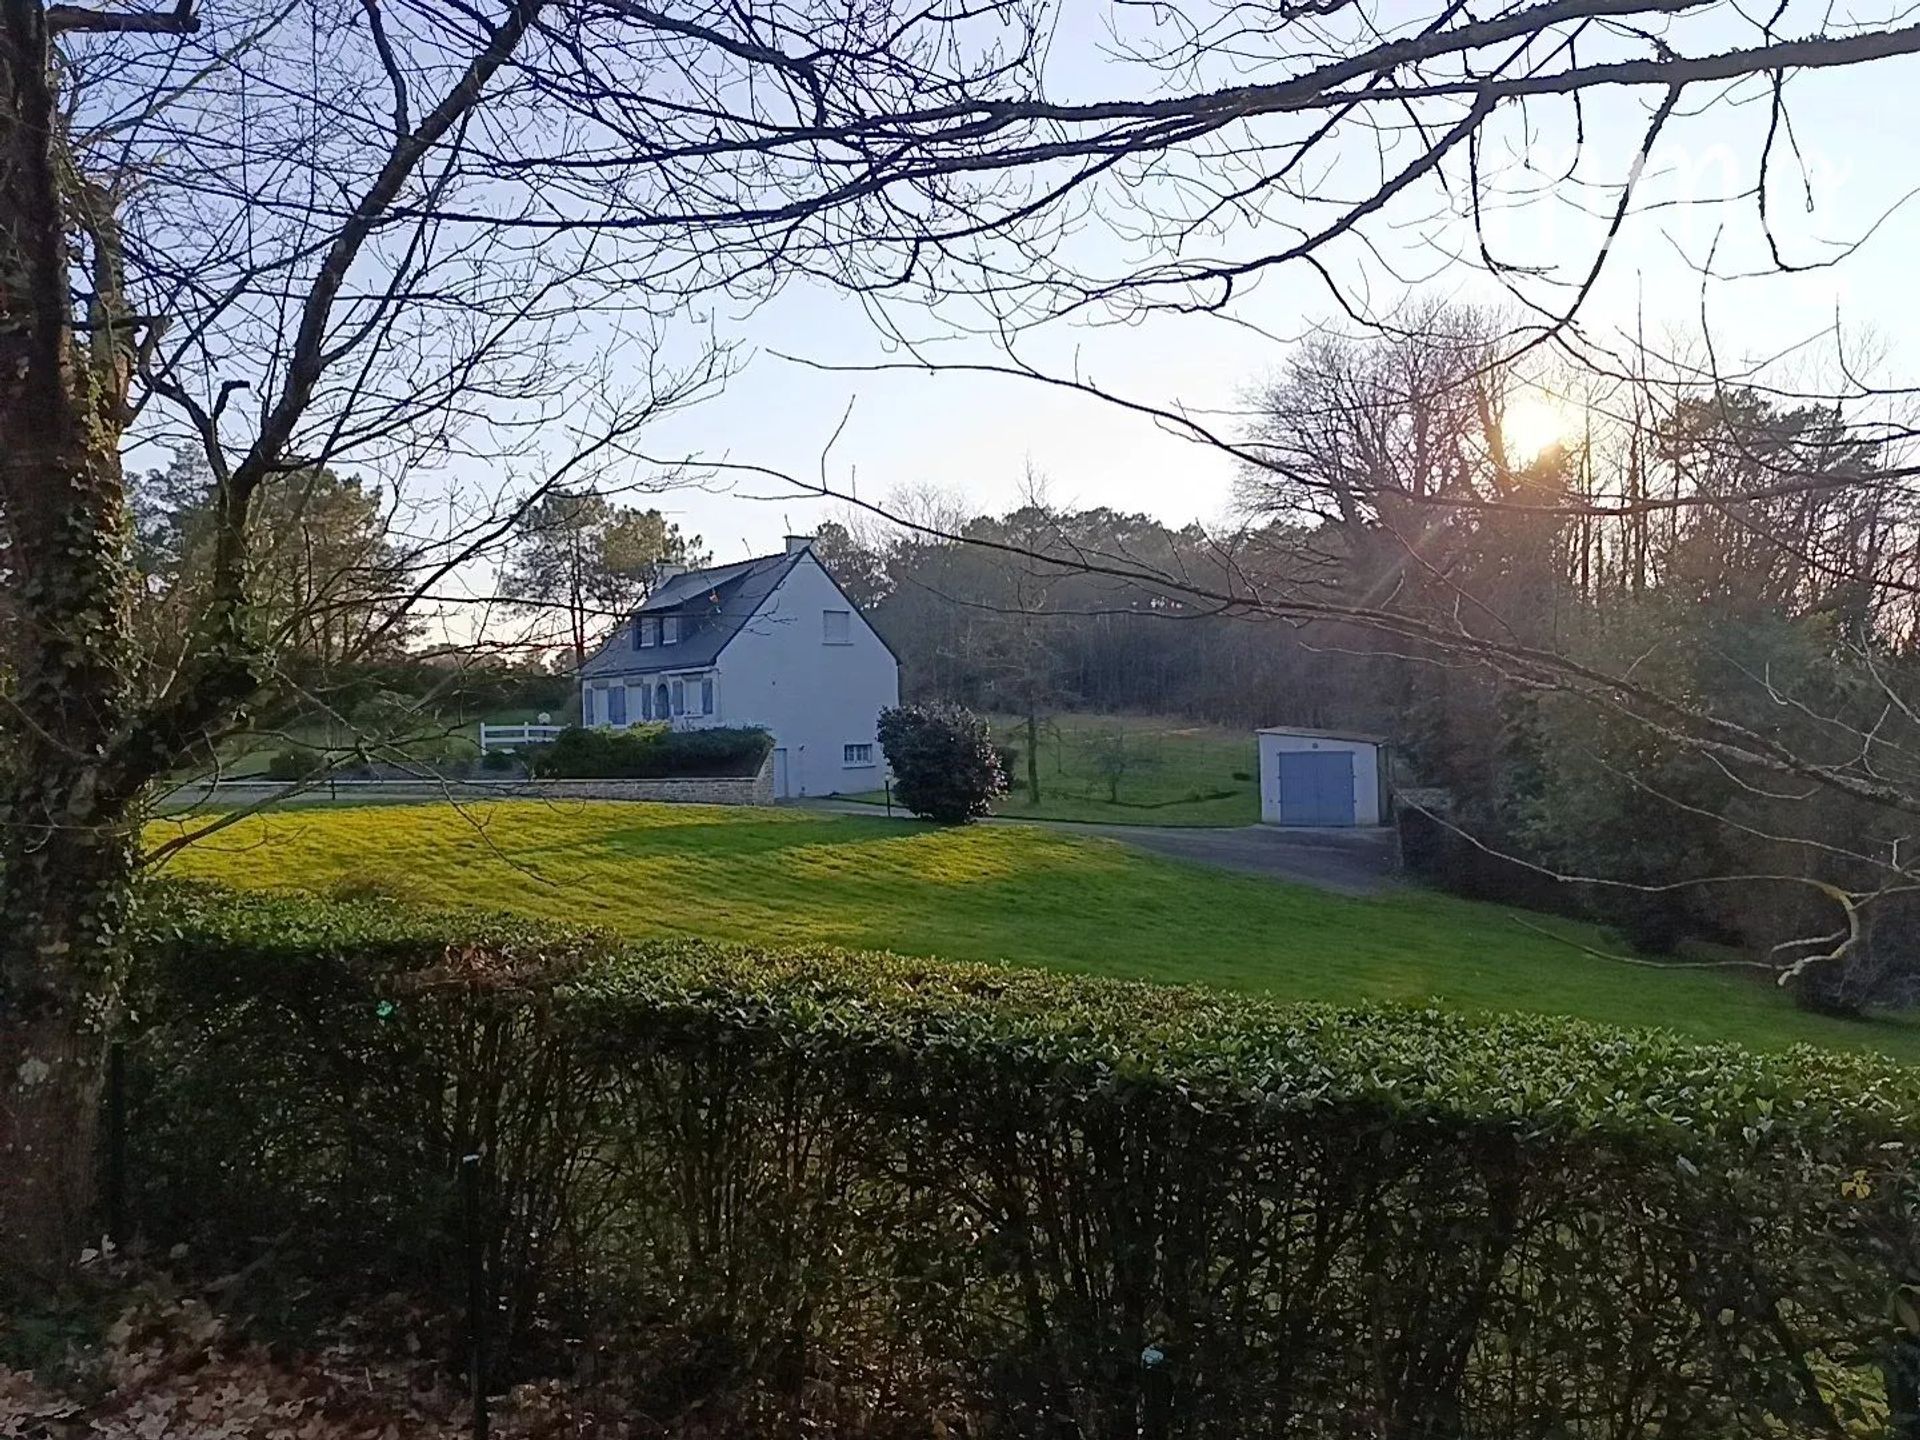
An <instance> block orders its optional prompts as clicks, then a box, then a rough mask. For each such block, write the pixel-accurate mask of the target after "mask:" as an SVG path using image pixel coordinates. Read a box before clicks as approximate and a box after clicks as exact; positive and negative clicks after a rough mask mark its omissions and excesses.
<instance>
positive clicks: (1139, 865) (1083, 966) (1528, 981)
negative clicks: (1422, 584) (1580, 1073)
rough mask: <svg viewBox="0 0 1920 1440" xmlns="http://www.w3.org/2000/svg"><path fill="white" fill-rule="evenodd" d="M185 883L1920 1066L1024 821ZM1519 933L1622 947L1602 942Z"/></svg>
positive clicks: (556, 846) (459, 827) (626, 837)
mask: <svg viewBox="0 0 1920 1440" xmlns="http://www.w3.org/2000/svg"><path fill="white" fill-rule="evenodd" d="M154 823H155V827H156V830H157V831H159V832H163V833H165V832H168V831H170V828H171V823H170V822H167V821H156V822H154ZM174 869H175V870H176V872H181V873H186V874H192V875H200V876H207V877H212V878H216V879H221V880H225V881H227V882H230V883H233V884H238V885H245V886H265V887H274V888H305V889H312V890H318V891H325V890H328V889H330V888H332V887H334V886H335V885H338V884H340V883H342V882H350V883H355V884H364V883H367V882H373V883H376V884H379V885H383V886H386V887H388V888H390V889H392V890H394V891H396V892H398V893H400V894H402V895H404V896H406V897H407V898H411V899H417V900H421V901H425V902H431V903H438V904H454V905H473V906H480V907H485V908H488V909H501V910H514V911H519V912H522V913H524V914H528V915H534V916H543V917H548V918H552V919H560V920H569V921H577V922H586V923H592V924H596V925H601V926H605V927H607V928H610V929H614V930H618V931H621V932H624V933H628V934H633V935H693V936H699V937H703V938H711V939H719V940H738V941H747V942H753V943H759V944H766V945H800V944H832V945H843V946H852V947H858V948H873V949H888V950H894V951H898V952H900V953H903V954H914V955H935V956H949V957H953V958H957V959H970V960H1006V961H1011V962H1014V963H1018V964H1023V965H1042V966H1052V967H1056V968H1059V969H1063V970H1075V971H1082V972H1089V973H1097V974H1104V975H1121V976H1130V977H1135V978H1141V979H1151V980H1171V981H1198V982H1204V983H1207V984H1213V985H1221V986H1229V987H1236V988H1241V989H1247V990H1263V991H1270V992H1273V993H1274V994H1277V995H1279V996H1282V997H1285V998H1291V999H1311V1000H1332V1001H1344V1002H1352V1001H1361V1000H1389V1001H1425V1000H1428V999H1439V1000H1441V1001H1443V1002H1444V1003H1446V1004H1449V1005H1453V1006H1457V1007H1460V1008H1463V1009H1471V1010H1502V1009H1515V1010H1533V1011H1544V1012H1547V1013H1552V1014H1567V1015H1579V1016H1584V1017H1586V1018H1588V1019H1592V1020H1600V1021H1607V1022H1611V1023H1615V1024H1622V1025H1666V1026H1670V1027H1672V1028H1674V1029H1677V1030H1680V1031H1683V1032H1685V1033H1687V1034H1690V1035H1693V1036H1696V1037H1700V1038H1715V1039H1726V1040H1733V1041H1738V1042H1740V1043H1743V1044H1748V1045H1754V1046H1764V1047H1773V1046H1780V1045H1785V1044H1789V1043H1792V1042H1795V1041H1812V1042H1815V1043H1819V1044H1826V1045H1835V1046H1844V1047H1848V1048H1861V1049H1867V1048H1877V1049H1882V1050H1885V1051H1888V1052H1889V1053H1892V1054H1896V1055H1899V1056H1901V1057H1902V1058H1911V1059H1916V1060H1920V1027H1915V1026H1912V1025H1908V1024H1905V1023H1894V1022H1876V1023H1871V1024H1865V1023H1858V1024H1849V1023H1846V1022H1842V1021H1836V1020H1830V1019H1825V1018H1822V1017H1818V1016H1813V1015H1807V1014H1803V1013H1801V1012H1800V1011H1797V1010H1795V1009H1793V1008H1792V1007H1791V1006H1790V1005H1789V1004H1788V1003H1787V1002H1786V1001H1785V1000H1784V999H1783V998H1782V997H1781V996H1780V994H1779V992H1778V991H1776V990H1774V989H1773V988H1771V987H1770V986H1767V985H1764V984H1760V983H1757V982H1755V981H1754V980H1752V979H1750V978H1747V977H1745V976H1743V975H1740V974H1737V973H1735V972H1728V971H1719V970H1671V971H1666V972H1660V971H1654V970H1649V969H1646V968H1644V967H1641V966H1635V965H1629V964H1625V963H1622V962H1620V961H1613V960H1606V959H1600V958H1596V957H1593V956H1590V955H1586V954H1583V953H1581V952H1580V951H1579V950H1577V949H1575V948H1574V944H1569V943H1562V942H1561V941H1557V940H1555V939H1551V938H1548V937H1547V936H1545V935H1542V934H1540V933H1537V932H1536V931H1534V930H1530V929H1528V928H1527V927H1526V926H1524V925H1522V924H1521V923H1519V922H1518V921H1517V920H1516V919H1515V918H1513V916H1512V915H1511V914H1510V913H1509V912H1508V911H1507V910H1506V909H1504V908H1503V907H1500V906H1494V905H1481V904H1475V903H1473V902H1470V901H1465V900H1458V899H1455V898H1453V897H1451V896H1445V895H1440V894H1437V893H1433V892H1428V891H1422V890H1413V889H1408V890H1404V891H1399V892H1394V893H1390V894H1388V895H1386V896H1383V897H1378V898H1373V899H1350V898H1346V897H1343V896H1338V895H1331V894H1326V893H1324V892H1321V891H1317V890H1310V889H1306V888H1302V887H1296V886H1289V885H1280V884H1275V883H1273V882H1271V881H1268V880H1262V879H1257V878H1252V877H1246V876H1240V875H1233V874H1228V873H1224V872H1220V871H1214V870H1208V869H1202V868H1199V867H1194V866H1188V865H1183V864H1178V863H1175V862H1172V861H1167V860H1161V859H1158V858H1155V857H1152V856H1148V855H1145V854H1142V853H1140V852H1138V851H1136V850H1133V849H1131V848H1129V847H1127V846H1125V845H1123V844H1120V843H1119V842H1116V841H1108V840H1099V839H1093V838H1088V837H1084V836H1075V835H1071V834H1063V833H1060V832H1057V831H1045V830H1038V829H1029V828H1026V827H1022V826H999V825H994V826H974V827H971V828H968V829H957V830H956V829H947V830H943V829H934V828H931V827H927V826H923V825H918V824H913V823H910V822H902V821H888V820H883V819H878V818H875V819H868V818H867V817H865V816H837V815H826V814H819V813H812V812H798V811H791V810H751V809H722V808H709V807H699V806H647V805H630V804H628V805H618V804H550V803H542V802H537V801H511V802H499V803H492V804H483V805H475V806H466V807H462V808H461V809H459V810H455V809H453V808H451V807H448V806H444V805H428V806H391V807H371V806H370V807H364V808H353V809H339V810H333V809H321V808H315V809H308V810H301V811H297V812H290V813H284V814H268V815H264V816H259V817H255V818H253V819H251V820H248V821H245V822H243V823H241V824H238V825H235V826H233V827H232V828H230V829H229V830H227V831H224V832H222V833H221V834H220V835H218V836H215V837H213V838H211V839H208V840H206V841H203V842H201V843H200V844H198V845H196V846H193V847H191V848H189V849H188V850H186V851H185V852H183V853H182V855H181V856H180V857H179V858H178V859H177V860H176V861H175V864H174ZM1529 918H1530V921H1531V923H1533V924H1537V925H1544V926H1547V927H1550V928H1551V929H1552V930H1553V931H1554V932H1555V933H1556V934H1558V935H1560V936H1563V937H1565V940H1566V941H1571V942H1574V943H1575V944H1587V945H1594V946H1600V947H1606V948H1611V945H1612V942H1611V941H1610V940H1609V939H1608V938H1607V937H1605V936H1604V935H1602V934H1601V933H1600V932H1598V931H1596V930H1594V929H1592V928H1590V927H1585V926H1581V925H1576V924H1573V923H1571V922H1567V921H1562V920H1546V919H1543V918H1541V917H1538V916H1535V917H1529Z"/></svg>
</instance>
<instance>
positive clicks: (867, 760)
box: [840, 745, 873, 765]
mask: <svg viewBox="0 0 1920 1440" xmlns="http://www.w3.org/2000/svg"><path fill="white" fill-rule="evenodd" d="M840 763H841V764H842V765H871V764H873V746H871V745H842V746H841V747H840Z"/></svg>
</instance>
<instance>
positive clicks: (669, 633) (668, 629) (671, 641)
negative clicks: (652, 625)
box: [660, 615, 680, 645]
mask: <svg viewBox="0 0 1920 1440" xmlns="http://www.w3.org/2000/svg"><path fill="white" fill-rule="evenodd" d="M660 643H661V644H662V645H678V644H679V643H680V617H679V616H678V615H664V616H662V617H661V619H660Z"/></svg>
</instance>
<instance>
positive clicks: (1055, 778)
mask: <svg viewBox="0 0 1920 1440" xmlns="http://www.w3.org/2000/svg"><path fill="white" fill-rule="evenodd" d="M993 738H994V741H995V743H996V744H1001V745H1013V746H1017V747H1019V749H1020V759H1019V763H1018V765H1017V766H1016V767H1015V769H1014V773H1013V774H1012V775H1010V776H1008V777H1007V778H1008V780H1009V781H1010V782H1011V783H1012V786H1013V789H1012V792H1011V793H1010V794H1008V795H1007V796H1005V797H1004V798H1003V799H1002V800H1001V801H1000V803H999V804H998V805H996V806H995V807H994V808H995V811H996V813H998V814H1001V815H1008V816H1012V817H1013V818H1015V819H1018V818H1020V817H1022V816H1024V817H1027V818H1029V819H1034V820H1086V821H1099V822H1101V823H1103V824H1108V825H1251V824H1253V823H1254V822H1256V821H1257V820H1259V818H1260V782H1259V780H1258V779H1257V778H1256V777H1257V776H1258V774H1259V769H1258V766H1259V757H1258V754H1257V747H1256V745H1255V743H1254V738H1253V734H1252V732H1251V731H1248V730H1231V729H1226V728H1224V727H1222V726H1218V725H1203V724H1200V723H1198V722H1196V721H1192V720H1179V719H1170V718H1167V717H1164V716H1147V715H1059V716H1056V717H1054V718H1053V719H1051V720H1048V721H1047V722H1046V723H1045V725H1044V726H1043V728H1042V730H1041V735H1040V803H1039V804H1038V805H1035V804H1034V803H1032V800H1031V798H1030V796H1029V792H1028V790H1027V760H1026V743H1027V731H1026V726H1025V725H1024V724H1022V723H1021V722H1020V721H1019V720H1017V719H1015V718H1012V717H1009V716H1004V715H999V716H994V717H993ZM1116 753H1117V754H1118V756H1119V759H1120V765H1121V769H1120V774H1119V780H1118V787H1117V793H1118V795H1119V801H1118V803H1115V801H1114V800H1113V798H1112V797H1113V795H1114V794H1115V787H1113V786H1112V785H1110V784H1109V780H1108V776H1107V774H1106V773H1105V772H1104V771H1103V769H1102V764H1103V760H1104V759H1105V758H1106V757H1110V756H1113V755H1115V754H1116ZM850 798H853V799H858V800H868V801H874V802H878V801H879V800H881V799H882V798H883V796H882V795H881V793H880V792H879V791H873V792H870V793H868V794H865V795H858V796H853V797H850Z"/></svg>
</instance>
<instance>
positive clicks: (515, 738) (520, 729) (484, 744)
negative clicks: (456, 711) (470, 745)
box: [480, 720, 567, 752]
mask: <svg viewBox="0 0 1920 1440" xmlns="http://www.w3.org/2000/svg"><path fill="white" fill-rule="evenodd" d="M566 728H567V727H566V726H564V725H489V724H487V722H486V721H484V720H482V721H481V722H480V749H481V750H482V751H483V752H484V751H487V750H512V749H516V748H518V747H519V746H522V745H540V744H544V743H545V742H546V741H548V740H551V739H553V737H554V736H556V735H558V734H559V733H560V732H561V731H562V730H564V729H566Z"/></svg>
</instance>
